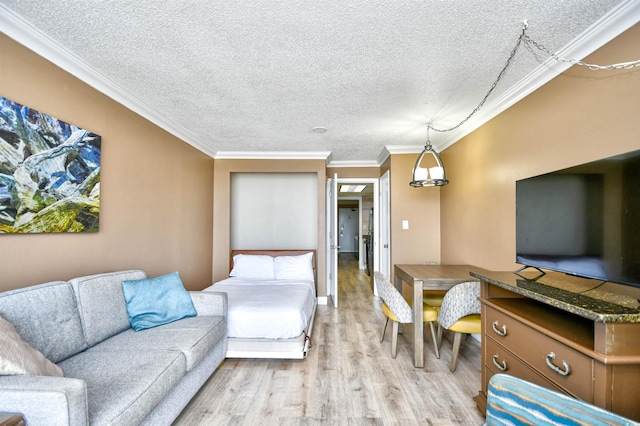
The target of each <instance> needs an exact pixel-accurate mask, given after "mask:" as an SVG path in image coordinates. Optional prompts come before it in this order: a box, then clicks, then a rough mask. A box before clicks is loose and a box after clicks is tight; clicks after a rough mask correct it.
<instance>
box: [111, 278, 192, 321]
mask: <svg viewBox="0 0 640 426" xmlns="http://www.w3.org/2000/svg"><path fill="white" fill-rule="evenodd" d="M122 291H123V292H124V298H125V300H126V302H127V312H128V313H129V322H130V323H131V327H133V329H134V330H135V331H140V330H144V329H146V328H152V327H156V326H159V325H162V324H168V323H170V322H173V321H177V320H179V319H182V318H187V317H195V316H196V309H195V308H194V307H193V302H192V301H191V296H190V295H189V292H188V291H187V290H186V289H185V288H184V285H183V284H182V280H181V279H180V275H179V274H178V273H177V272H174V273H171V274H168V275H163V276H161V277H156V278H148V279H144V280H131V281H122Z"/></svg>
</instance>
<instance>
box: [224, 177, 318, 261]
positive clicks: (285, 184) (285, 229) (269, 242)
mask: <svg viewBox="0 0 640 426" xmlns="http://www.w3.org/2000/svg"><path fill="white" fill-rule="evenodd" d="M317 246H318V175H317V173H232V174H231V249H294V248H295V249H315V248H316V247H317Z"/></svg>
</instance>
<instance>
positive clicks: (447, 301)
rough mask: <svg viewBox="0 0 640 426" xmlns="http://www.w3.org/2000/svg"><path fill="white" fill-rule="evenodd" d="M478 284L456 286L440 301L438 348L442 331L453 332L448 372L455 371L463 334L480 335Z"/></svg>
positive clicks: (469, 283) (467, 283) (473, 282)
mask: <svg viewBox="0 0 640 426" xmlns="http://www.w3.org/2000/svg"><path fill="white" fill-rule="evenodd" d="M479 297H480V283H479V282H475V281H470V282H465V283H461V284H456V285H455V286H453V287H452V288H451V289H450V290H449V291H448V292H447V294H445V296H444V298H443V299H442V305H441V306H440V309H439V313H438V346H440V344H441V343H442V329H443V328H445V329H447V330H451V331H453V332H454V333H455V334H454V337H453V349H452V350H451V362H450V364H449V370H450V371H451V372H452V373H453V372H454V371H455V370H456V361H457V360H458V352H459V351H460V342H461V340H462V335H463V334H480V333H481V332H482V325H481V320H480V301H479V300H478V298H479Z"/></svg>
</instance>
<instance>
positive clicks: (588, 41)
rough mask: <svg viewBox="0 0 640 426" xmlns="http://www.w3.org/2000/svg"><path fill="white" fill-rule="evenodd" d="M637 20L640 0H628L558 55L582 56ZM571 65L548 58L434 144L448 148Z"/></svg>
mask: <svg viewBox="0 0 640 426" xmlns="http://www.w3.org/2000/svg"><path fill="white" fill-rule="evenodd" d="M638 21H640V2H638V1H637V0H625V1H623V2H622V3H620V4H619V5H617V6H616V7H615V8H613V9H612V10H611V11H610V12H609V13H607V14H606V15H605V16H603V17H602V18H601V19H599V20H598V21H597V22H595V23H593V24H592V25H591V26H590V27H589V28H587V29H586V30H585V31H584V32H583V33H582V34H580V35H579V36H578V37H576V38H575V39H573V40H572V41H571V42H570V43H569V44H567V45H566V46H565V47H563V48H562V49H561V50H559V51H558V52H556V54H557V55H558V56H561V57H565V58H571V59H579V60H580V59H583V58H585V57H586V56H587V55H589V54H591V53H593V52H595V51H596V50H597V49H599V48H601V47H602V46H604V45H605V44H606V43H608V42H610V41H611V40H613V39H614V38H616V37H617V36H619V35H620V34H622V33H623V32H625V31H626V30H628V29H629V28H631V27H632V26H634V25H635V24H637V23H638ZM571 66H572V65H571V64H567V63H564V62H558V61H556V60H554V59H552V58H549V59H547V60H546V61H545V62H544V63H542V64H541V65H539V66H538V67H536V68H535V69H534V70H533V71H532V72H531V73H529V74H527V76H525V77H524V78H523V79H522V80H520V81H519V82H518V83H517V84H515V85H514V86H512V87H511V88H510V89H509V90H508V91H506V92H505V93H504V94H502V95H501V96H500V97H498V98H496V99H495V100H494V101H492V102H490V103H488V104H487V105H486V106H485V107H484V108H482V109H481V110H480V111H478V113H477V114H476V116H475V117H473V119H471V120H469V121H468V122H467V124H466V125H464V126H461V127H459V128H458V129H457V130H454V131H452V132H450V133H448V134H447V136H446V137H444V138H442V139H440V141H438V143H434V144H433V145H434V147H436V148H437V149H438V151H443V150H445V149H446V148H448V147H449V146H451V145H453V144H454V143H455V142H457V141H459V140H460V139H462V138H463V137H465V136H467V135H468V134H469V133H471V132H473V131H474V130H476V129H477V128H478V127H480V126H482V125H483V124H485V123H486V122H488V121H489V120H491V119H492V118H494V117H495V116H497V115H498V114H500V113H501V112H503V111H505V110H506V109H507V108H509V107H510V106H512V105H513V104H515V103H516V102H518V101H520V100H521V99H523V98H524V97H526V96H527V95H529V94H530V93H532V92H534V91H535V90H537V89H539V88H540V87H542V86H543V85H544V84H546V83H547V82H549V81H550V80H551V79H553V78H555V77H557V76H558V75H559V74H561V73H562V72H564V71H566V70H567V69H568V68H570V67H571Z"/></svg>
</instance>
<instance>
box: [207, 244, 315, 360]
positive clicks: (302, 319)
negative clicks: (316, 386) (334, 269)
mask: <svg viewBox="0 0 640 426" xmlns="http://www.w3.org/2000/svg"><path fill="white" fill-rule="evenodd" d="M230 271H231V272H230V273H229V278H226V279H224V280H222V281H219V282H217V283H215V284H213V285H212V286H210V287H208V288H206V289H205V291H207V290H210V291H217V292H225V293H227V299H228V318H227V336H228V342H229V348H228V350H227V358H277V359H303V358H305V357H306V356H307V353H308V351H309V349H310V348H311V332H312V329H313V320H314V318H315V312H316V307H317V297H316V287H315V283H316V256H315V251H314V250H233V251H232V252H231V264H230Z"/></svg>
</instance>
